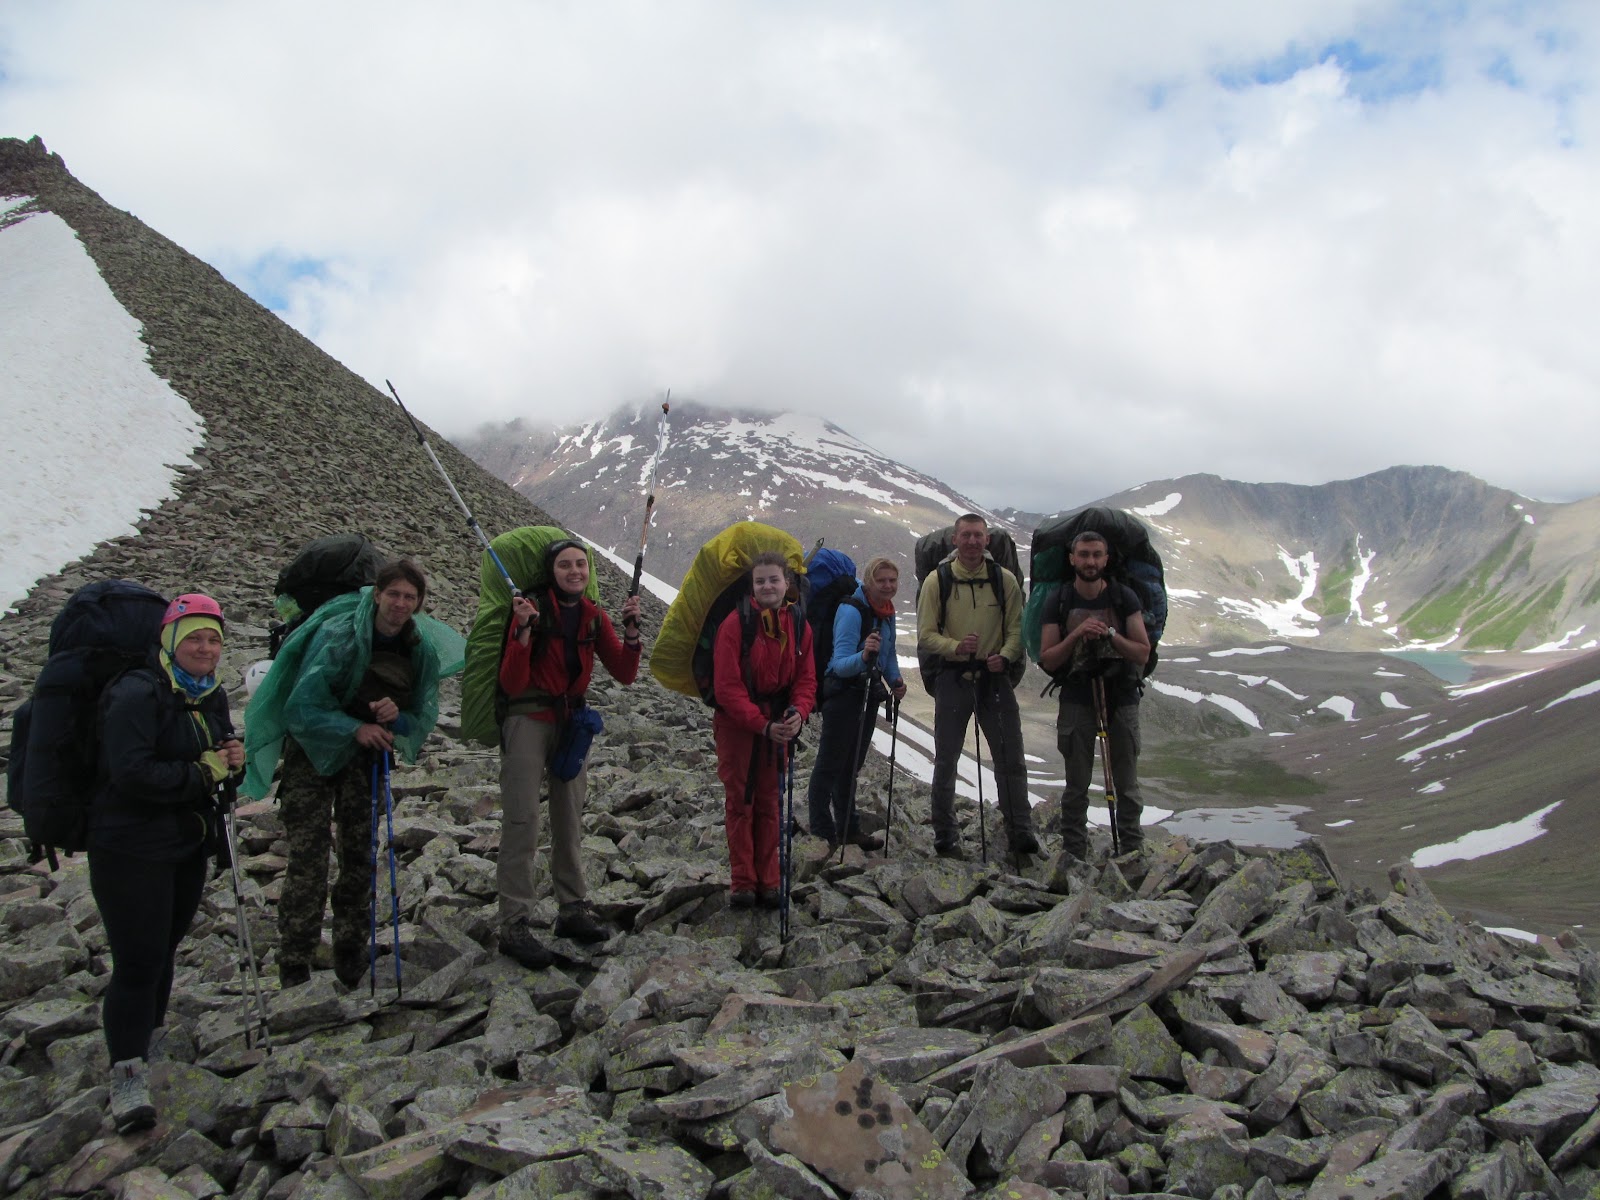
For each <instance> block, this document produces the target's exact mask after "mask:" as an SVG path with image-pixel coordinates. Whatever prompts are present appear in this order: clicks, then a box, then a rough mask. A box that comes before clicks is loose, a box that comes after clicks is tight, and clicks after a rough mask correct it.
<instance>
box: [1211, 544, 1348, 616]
mask: <svg viewBox="0 0 1600 1200" xmlns="http://www.w3.org/2000/svg"><path fill="white" fill-rule="evenodd" d="M1278 561H1279V562H1281V563H1282V564H1283V567H1284V570H1286V571H1288V572H1289V577H1290V578H1291V579H1293V580H1294V581H1295V582H1296V583H1298V584H1299V585H1300V591H1299V594H1298V595H1295V596H1291V597H1290V598H1289V599H1287V600H1263V599H1261V598H1260V597H1259V596H1252V597H1250V598H1249V599H1245V600H1240V599H1236V598H1234V597H1231V596H1218V597H1217V601H1216V602H1217V605H1218V607H1220V608H1222V609H1223V610H1224V611H1225V612H1229V613H1234V614H1236V615H1238V616H1242V617H1245V618H1248V619H1250V620H1255V621H1260V622H1261V623H1262V624H1263V625H1265V626H1266V627H1267V629H1268V630H1269V631H1270V632H1271V633H1272V634H1273V635H1274V636H1275V637H1297V638H1309V637H1316V636H1317V635H1318V634H1319V633H1320V632H1321V631H1320V630H1319V629H1316V628H1315V626H1316V624H1317V623H1318V622H1319V621H1321V620H1322V618H1321V617H1320V616H1318V615H1317V614H1316V613H1314V612H1312V611H1311V610H1310V609H1309V608H1307V607H1306V601H1307V600H1309V599H1311V597H1312V596H1314V595H1315V594H1316V591H1317V556H1316V552H1315V551H1312V550H1307V551H1306V552H1305V553H1304V554H1302V555H1300V556H1299V557H1295V556H1294V555H1292V554H1290V553H1289V552H1288V551H1287V550H1285V549H1284V548H1283V547H1282V546H1279V547H1278Z"/></svg>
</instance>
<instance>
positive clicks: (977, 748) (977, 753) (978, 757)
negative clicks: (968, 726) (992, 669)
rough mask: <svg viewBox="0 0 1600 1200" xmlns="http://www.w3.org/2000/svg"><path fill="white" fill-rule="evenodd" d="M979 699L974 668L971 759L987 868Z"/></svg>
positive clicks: (997, 778)
mask: <svg viewBox="0 0 1600 1200" xmlns="http://www.w3.org/2000/svg"><path fill="white" fill-rule="evenodd" d="M972 661H973V663H974V664H976V663H977V661H978V659H977V656H976V655H974V656H973V659H972ZM979 699H980V698H979V696H978V674H977V668H976V666H974V668H973V674H972V758H973V761H974V762H976V763H977V764H978V770H977V775H978V847H979V850H980V852H981V853H982V854H983V864H984V866H988V865H989V827H988V826H987V825H985V824H984V822H983V746H982V744H981V742H980V741H979V735H980V734H981V733H982V732H983V722H981V721H980V720H979V719H978V704H979ZM995 782H996V783H997V784H998V782H999V777H998V776H996V777H995Z"/></svg>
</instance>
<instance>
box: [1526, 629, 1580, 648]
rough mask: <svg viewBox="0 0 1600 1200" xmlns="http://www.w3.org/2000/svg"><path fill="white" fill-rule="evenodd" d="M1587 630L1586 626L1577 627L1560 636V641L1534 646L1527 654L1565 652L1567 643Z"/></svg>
mask: <svg viewBox="0 0 1600 1200" xmlns="http://www.w3.org/2000/svg"><path fill="white" fill-rule="evenodd" d="M1587 628H1588V626H1587V625H1579V626H1578V627H1577V628H1576V629H1574V630H1572V631H1571V632H1569V633H1566V634H1564V635H1562V637H1561V640H1560V641H1556V642H1546V643H1545V644H1544V645H1542V646H1535V647H1534V648H1533V649H1532V650H1529V651H1528V653H1529V654H1550V653H1552V652H1553V651H1556V650H1566V649H1568V646H1567V643H1568V642H1570V641H1571V640H1572V639H1573V638H1575V637H1577V636H1578V635H1579V634H1581V633H1582V632H1583V631H1584V630H1585V629H1587Z"/></svg>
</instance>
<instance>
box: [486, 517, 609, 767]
mask: <svg viewBox="0 0 1600 1200" xmlns="http://www.w3.org/2000/svg"><path fill="white" fill-rule="evenodd" d="M561 541H572V542H577V543H578V544H579V545H580V546H584V548H585V550H586V551H587V553H588V555H589V586H588V587H586V588H585V589H584V591H583V594H584V595H585V596H587V597H588V598H589V599H590V600H593V601H594V602H595V603H596V604H598V603H599V602H600V580H599V578H598V576H596V574H595V569H594V551H593V550H591V549H589V548H588V547H587V546H586V545H585V543H584V541H583V539H582V538H580V537H576V536H574V535H573V534H570V533H568V532H567V531H566V530H565V529H562V528H560V527H559V526H556V525H524V526H523V527H522V528H520V529H512V530H509V531H507V532H505V533H502V534H501V535H500V536H499V537H497V538H495V539H494V540H493V541H491V542H490V543H489V545H491V546H492V547H494V552H495V553H496V554H498V555H499V556H500V561H501V562H502V563H504V564H505V568H506V571H507V572H508V573H509V574H510V576H511V578H512V580H513V581H514V582H515V583H516V585H517V590H518V591H521V592H523V593H525V594H527V595H528V596H530V597H531V598H532V599H533V601H534V603H536V604H538V605H539V608H540V609H541V610H543V609H544V607H545V605H546V603H547V601H546V600H545V597H544V594H543V593H544V592H545V589H547V588H548V587H549V586H550V575H549V573H548V572H547V571H546V570H545V566H544V552H545V550H546V548H547V547H549V546H551V545H552V544H554V543H555V542H561ZM510 623H511V590H510V589H509V588H507V587H506V581H505V576H503V575H501V574H500V568H499V567H497V566H495V562H494V559H493V558H492V557H490V555H489V552H488V551H484V554H483V560H482V562H481V564H480V565H479V568H478V612H477V615H476V616H474V617H473V618H472V631H471V632H470V633H468V634H467V667H466V670H465V672H464V673H463V674H462V676H461V736H462V737H464V738H466V739H467V740H468V741H473V742H477V743H478V744H479V745H481V746H488V747H489V748H490V749H494V748H496V747H498V746H499V745H500V719H499V705H498V703H497V702H498V699H499V692H500V659H501V657H502V655H503V653H504V651H505V646H506V629H507V627H508V626H509V625H510Z"/></svg>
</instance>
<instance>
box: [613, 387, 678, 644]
mask: <svg viewBox="0 0 1600 1200" xmlns="http://www.w3.org/2000/svg"><path fill="white" fill-rule="evenodd" d="M671 400H672V389H671V388H668V389H667V395H666V398H665V399H664V400H662V401H661V424H660V426H659V427H658V428H657V430H656V452H655V455H654V457H652V458H651V459H650V482H649V484H648V486H647V487H646V488H645V496H644V527H643V528H641V529H640V530H639V553H638V554H637V555H636V556H635V557H634V560H633V582H632V583H631V584H629V585H628V595H630V596H637V595H638V594H639V580H640V579H642V578H643V577H644V544H645V540H646V539H647V538H649V536H650V518H651V517H652V516H653V515H654V514H655V510H656V471H657V470H658V469H659V468H660V466H661V456H662V455H663V454H665V453H666V452H667V409H668V408H669V407H670V402H671ZM623 624H624V625H628V626H633V625H637V624H638V622H637V621H632V620H629V621H624V622H623Z"/></svg>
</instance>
